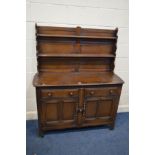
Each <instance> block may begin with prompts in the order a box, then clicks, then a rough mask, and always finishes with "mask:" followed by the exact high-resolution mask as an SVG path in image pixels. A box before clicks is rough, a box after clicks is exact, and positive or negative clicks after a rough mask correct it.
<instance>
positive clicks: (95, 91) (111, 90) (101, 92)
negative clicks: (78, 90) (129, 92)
mask: <svg viewBox="0 0 155 155" xmlns="http://www.w3.org/2000/svg"><path fill="white" fill-rule="evenodd" d="M120 91H121V89H120V88H118V87H108V88H107V87H106V88H87V89H85V97H100V96H101V97H102V96H113V95H120Z"/></svg>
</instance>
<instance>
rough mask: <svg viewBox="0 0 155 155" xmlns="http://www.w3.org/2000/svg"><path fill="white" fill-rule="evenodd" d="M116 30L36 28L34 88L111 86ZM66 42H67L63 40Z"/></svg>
mask: <svg viewBox="0 0 155 155" xmlns="http://www.w3.org/2000/svg"><path fill="white" fill-rule="evenodd" d="M117 32H118V29H117V28H116V29H115V30H108V29H90V28H81V27H76V28H66V27H49V26H37V25H36V40H37V57H38V58H37V61H38V67H37V69H38V73H37V74H36V75H35V77H34V80H33V84H34V86H35V87H47V86H50V87H51V86H54V87H55V86H89V85H104V84H105V85H110V84H112V85H114V84H122V83H123V81H122V80H121V79H120V78H119V77H118V76H117V75H116V74H114V73H113V70H114V67H115V65H114V61H115V56H116V54H115V52H116V48H117V47H116V43H117ZM66 39H67V40H66Z"/></svg>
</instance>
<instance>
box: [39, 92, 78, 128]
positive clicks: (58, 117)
mask: <svg viewBox="0 0 155 155" xmlns="http://www.w3.org/2000/svg"><path fill="white" fill-rule="evenodd" d="M41 97H42V102H41V103H42V104H41V106H42V108H41V109H42V113H43V114H42V118H41V119H42V120H43V125H44V127H49V128H53V129H54V128H57V129H58V128H60V129H61V128H69V127H75V126H76V123H77V108H78V103H79V97H78V89H44V90H41Z"/></svg>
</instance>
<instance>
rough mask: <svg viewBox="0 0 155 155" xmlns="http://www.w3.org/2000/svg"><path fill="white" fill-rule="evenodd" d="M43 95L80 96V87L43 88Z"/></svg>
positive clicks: (47, 96) (43, 96)
mask: <svg viewBox="0 0 155 155" xmlns="http://www.w3.org/2000/svg"><path fill="white" fill-rule="evenodd" d="M41 97H42V98H49V97H78V89H41Z"/></svg>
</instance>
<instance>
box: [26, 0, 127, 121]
mask: <svg viewBox="0 0 155 155" xmlns="http://www.w3.org/2000/svg"><path fill="white" fill-rule="evenodd" d="M26 7H27V8H26V9H27V16H26V24H27V32H26V62H27V67H26V68H27V70H26V80H27V82H26V102H27V103H26V111H27V119H34V118H36V117H37V115H36V114H37V112H36V99H35V88H34V87H33V86H32V79H33V76H34V74H35V73H36V72H37V62H36V49H35V47H36V42H35V23H37V24H38V25H51V26H68V27H76V26H81V27H88V28H108V29H113V28H115V27H118V28H119V32H118V45H117V51H116V55H117V58H116V62H115V73H116V74H118V75H119V76H120V77H121V78H122V79H123V80H124V81H125V84H124V86H123V90H122V95H121V98H120V104H119V112H124V111H128V110H129V100H128V96H129V91H128V85H129V79H128V77H129V73H128V70H129V69H128V65H129V59H128V57H129V55H128V53H129V42H128V37H129V36H128V12H129V10H128V0H117V1H116V0H78V1H77V0H27V2H26Z"/></svg>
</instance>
